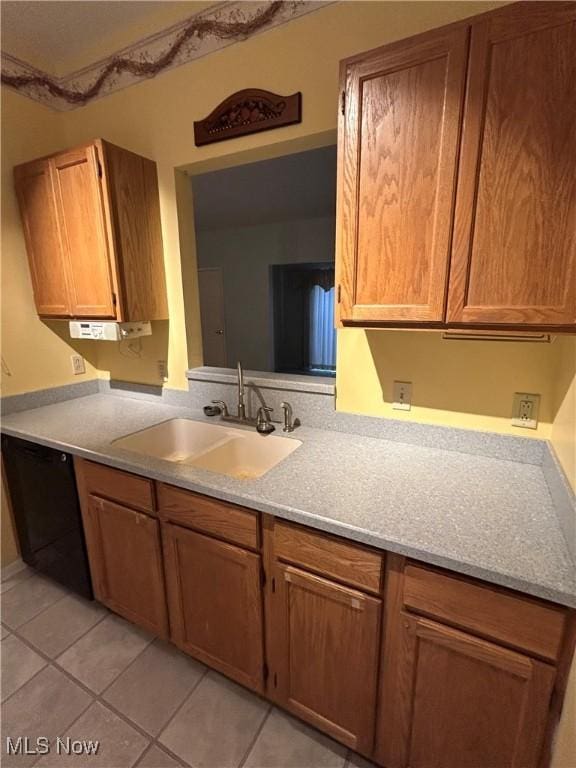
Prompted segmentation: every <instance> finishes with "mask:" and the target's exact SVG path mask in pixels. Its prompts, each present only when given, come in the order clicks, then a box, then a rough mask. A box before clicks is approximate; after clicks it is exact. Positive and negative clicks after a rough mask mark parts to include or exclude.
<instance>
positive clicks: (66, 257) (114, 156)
mask: <svg viewBox="0 0 576 768" xmlns="http://www.w3.org/2000/svg"><path fill="white" fill-rule="evenodd" d="M14 173H15V181H16V188H17V192H18V199H19V203H20V210H21V214H22V221H23V225H24V232H25V236H26V246H27V250H28V257H29V260H30V266H31V272H32V279H33V283H34V295H35V297H36V306H37V309H38V313H39V314H40V315H42V316H53V317H79V318H102V319H105V318H108V319H111V320H118V321H129V320H162V319H166V318H167V317H168V310H167V300H166V284H165V277H164V259H163V250H162V235H161V225H160V202H159V196H158V180H157V173H156V164H155V163H154V162H153V161H151V160H147V159H146V158H144V157H140V156H139V155H136V154H134V153H132V152H129V151H127V150H125V149H120V148H119V147H115V146H113V145H112V144H109V143H108V142H105V141H102V140H96V141H93V142H91V143H89V144H86V145H83V146H81V147H77V148H74V149H71V150H67V151H65V152H61V153H58V154H56V155H53V156H51V157H48V158H43V159H42V160H38V161H32V162H31V163H25V164H24V165H21V166H18V167H17V168H15V171H14Z"/></svg>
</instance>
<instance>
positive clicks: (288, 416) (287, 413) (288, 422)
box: [280, 402, 295, 432]
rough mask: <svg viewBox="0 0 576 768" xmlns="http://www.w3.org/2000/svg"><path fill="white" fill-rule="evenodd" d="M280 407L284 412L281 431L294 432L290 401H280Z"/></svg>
mask: <svg viewBox="0 0 576 768" xmlns="http://www.w3.org/2000/svg"><path fill="white" fill-rule="evenodd" d="M280 408H282V411H283V413H284V426H283V427H282V431H283V432H294V426H295V425H294V420H293V419H292V406H291V405H290V403H285V402H284V403H280Z"/></svg>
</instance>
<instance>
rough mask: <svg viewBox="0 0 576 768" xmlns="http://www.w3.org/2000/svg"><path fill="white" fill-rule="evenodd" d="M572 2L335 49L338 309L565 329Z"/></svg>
mask: <svg viewBox="0 0 576 768" xmlns="http://www.w3.org/2000/svg"><path fill="white" fill-rule="evenodd" d="M574 50H576V3H565V2H555V3H546V2H544V3H540V2H530V3H515V4H513V5H510V6H508V7H505V8H503V9H499V10H497V11H494V12H491V13H488V14H484V15H482V16H479V17H477V19H472V20H469V21H468V22H463V23H457V24H454V25H450V26H449V27H446V28H441V29H438V30H434V31H432V32H428V33H425V34H423V35H419V36H418V37H415V38H411V39H408V40H404V41H400V42H397V43H394V44H392V45H389V46H386V47H384V48H381V49H378V50H375V51H371V52H368V53H366V54H363V55H360V56H355V57H353V58H351V59H347V60H345V61H344V62H343V63H342V67H341V80H342V104H341V114H340V123H339V182H338V186H339V188H338V222H339V223H338V253H337V273H338V275H337V282H338V286H339V288H338V293H339V302H338V304H337V310H336V313H337V318H336V319H337V322H339V323H340V324H344V325H365V326H369V325H380V326H386V325H388V326H394V325H397V326H402V325H404V326H412V327H414V326H415V327H418V325H425V326H428V327H439V328H441V327H459V326H460V327H462V326H469V327H478V328H483V327H484V328H498V327H501V328H520V329H523V328H525V329H534V328H536V329H556V330H564V331H575V330H576V108H575V105H576V57H575V56H574Z"/></svg>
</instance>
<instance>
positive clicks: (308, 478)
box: [2, 394, 576, 607]
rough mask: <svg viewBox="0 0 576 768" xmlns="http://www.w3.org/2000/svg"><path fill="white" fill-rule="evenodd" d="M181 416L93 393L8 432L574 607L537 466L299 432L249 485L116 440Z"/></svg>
mask: <svg viewBox="0 0 576 768" xmlns="http://www.w3.org/2000/svg"><path fill="white" fill-rule="evenodd" d="M182 417H184V418H192V419H197V420H205V419H204V417H203V415H202V414H201V413H199V412H193V411H191V410H190V409H188V408H180V407H174V406H169V405H163V404H156V403H151V402H147V401H141V400H136V399H130V398H121V397H115V396H111V395H101V394H97V395H90V396H87V397H81V398H78V399H75V400H68V401H66V402H61V403H57V404H55V405H49V406H45V407H42V408H35V409H33V410H28V411H22V412H20V413H13V414H11V415H8V416H4V417H3V422H2V431H3V432H4V433H6V434H9V435H14V436H16V437H21V438H24V439H29V440H32V441H35V442H38V443H41V444H44V445H48V446H51V447H54V448H58V449H61V450H64V451H68V452H71V453H73V454H76V455H78V456H83V457H84V458H87V459H93V460H94V461H100V462H102V463H104V464H108V465H110V466H113V467H117V468H119V469H124V470H128V471H131V472H135V473H138V474H142V475H146V476H148V477H151V478H154V479H156V480H162V481H164V482H167V483H173V484H175V485H178V486H181V487H183V488H188V489H190V490H193V491H198V492H200V493H205V494H209V495H211V496H215V497H217V498H220V499H224V500H228V501H232V502H236V503H238V504H242V505H245V506H249V507H252V508H253V509H257V510H260V511H262V512H269V513H271V514H273V515H277V516H278V517H282V518H285V519H287V520H293V521H296V522H299V523H303V524H305V525H309V526H312V527H314V528H318V529H320V530H323V531H328V532H331V533H335V534H338V535H341V536H345V537H348V538H350V539H353V540H356V541H360V542H364V543H367V544H370V545H373V546H375V547H380V548H382V549H385V550H389V551H392V552H397V553H400V554H403V555H407V556H409V557H414V558H417V559H419V560H422V561H424V562H427V563H431V564H434V565H439V566H443V567H445V568H449V569H452V570H454V571H457V572H460V573H465V574H469V575H471V576H475V577H478V578H480V579H485V580H486V581H490V582H493V583H495V584H500V585H503V586H507V587H511V588H513V589H518V590H521V591H523V592H526V593H528V594H531V595H536V596H538V597H543V598H546V599H549V600H552V601H555V602H557V603H561V604H563V605H567V606H571V607H576V566H575V564H574V563H573V561H572V559H571V557H570V554H569V552H568V548H567V546H566V541H565V539H564V537H563V534H562V530H561V527H560V525H559V522H558V517H557V514H556V509H555V507H554V504H553V501H552V498H551V496H550V492H549V490H548V485H547V483H546V480H545V478H544V474H543V471H542V468H541V467H540V466H536V465H533V464H523V463H519V462H515V461H505V460H502V459H494V458H487V457H484V456H478V455H471V454H467V453H460V452H457V451H446V450H441V449H433V448H425V447H419V446H415V445H408V444H405V443H399V442H392V441H389V440H381V439H377V438H374V437H365V436H362V435H357V434H348V433H343V432H332V431H324V430H318V429H310V428H306V427H300V428H299V429H298V430H296V432H294V433H293V437H295V438H297V439H298V440H301V441H302V445H301V446H300V447H299V448H298V449H297V450H296V451H294V452H293V453H292V454H291V455H290V456H288V458H286V459H285V460H284V461H283V462H281V463H280V464H279V465H277V466H276V467H274V468H273V469H272V470H270V471H269V472H268V473H266V474H265V475H264V476H263V477H261V478H258V479H256V480H248V481H246V480H244V481H243V480H235V479H233V478H230V477H227V476H225V475H219V474H215V473H212V472H208V471H205V470H201V469H196V468H194V467H190V466H187V465H182V464H174V463H171V462H168V461H163V460H160V459H154V458H150V457H146V456H143V455H140V454H137V453H133V452H129V451H126V450H123V449H121V448H118V447H117V446H114V445H111V443H112V441H114V440H116V439H117V438H119V437H123V436H125V435H127V434H129V433H131V432H135V431H137V430H140V429H144V428H146V427H149V426H152V425H153V424H158V423H160V422H162V421H166V420H168V419H172V418H182ZM262 439H265V438H262Z"/></svg>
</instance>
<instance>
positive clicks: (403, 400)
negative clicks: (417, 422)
mask: <svg viewBox="0 0 576 768" xmlns="http://www.w3.org/2000/svg"><path fill="white" fill-rule="evenodd" d="M392 400H393V402H392V408H393V409H394V410H395V411H409V410H410V408H411V407H412V382H411V381H395V382H394V389H393V398H392Z"/></svg>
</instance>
